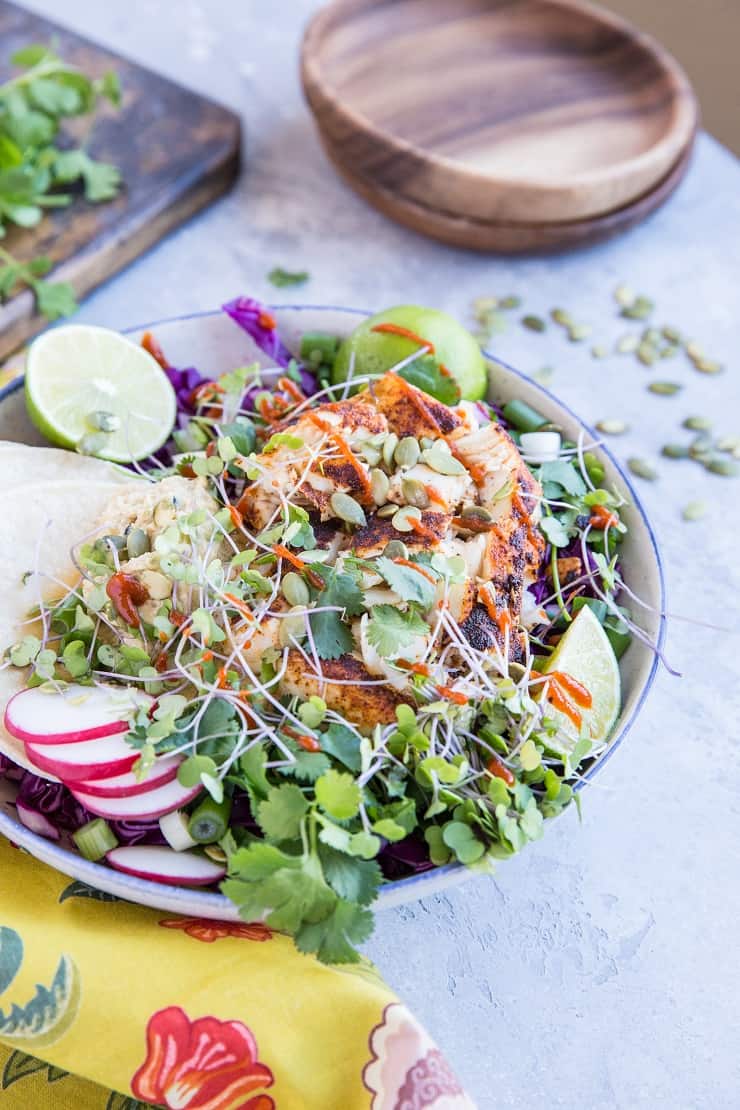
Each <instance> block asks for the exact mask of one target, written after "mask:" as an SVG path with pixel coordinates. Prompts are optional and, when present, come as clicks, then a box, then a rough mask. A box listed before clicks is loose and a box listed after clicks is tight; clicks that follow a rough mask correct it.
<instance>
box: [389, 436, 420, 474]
mask: <svg viewBox="0 0 740 1110" xmlns="http://www.w3.org/2000/svg"><path fill="white" fill-rule="evenodd" d="M420 454H421V448H420V447H419V444H418V442H417V440H415V439H414V437H413V436H404V437H403V439H402V440H401V441H400V442H399V444H398V446H397V447H396V449H395V451H394V452H393V461H394V462H395V464H396V466H407V467H408V466H416V464H417V463H418V461H419V455H420Z"/></svg>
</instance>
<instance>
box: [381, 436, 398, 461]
mask: <svg viewBox="0 0 740 1110" xmlns="http://www.w3.org/2000/svg"><path fill="white" fill-rule="evenodd" d="M397 446H398V436H397V435H396V433H395V432H390V433H389V435H388V437H387V439H386V441H385V443H384V444H383V450H382V455H383V462H384V463H385V465H386V466H387V467H388V469H389V470H390V468H391V467H392V466H393V453H394V451H395V450H396V447H397Z"/></svg>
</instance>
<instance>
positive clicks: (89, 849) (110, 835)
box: [72, 817, 118, 862]
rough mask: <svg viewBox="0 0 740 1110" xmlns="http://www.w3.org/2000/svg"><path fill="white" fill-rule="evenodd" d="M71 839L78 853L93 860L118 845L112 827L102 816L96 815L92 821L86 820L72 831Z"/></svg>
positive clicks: (100, 857) (101, 856)
mask: <svg viewBox="0 0 740 1110" xmlns="http://www.w3.org/2000/svg"><path fill="white" fill-rule="evenodd" d="M72 839H73V840H74V842H75V844H76V846H77V850H78V852H79V853H80V855H81V856H82V857H83V858H84V859H89V860H92V861H93V862H94V861H95V860H98V859H102V858H103V856H105V855H107V854H108V852H110V851H112V850H113V848H117V847H118V840H117V839H116V835H115V833H114V832H113V829H112V828H111V827H110V825H109V824H108V822H107V821H104V820H103V818H102V817H96V818H95V820H94V821H88V822H87V824H86V825H83V826H82V828H81V829H78V830H77V832H75V833H72Z"/></svg>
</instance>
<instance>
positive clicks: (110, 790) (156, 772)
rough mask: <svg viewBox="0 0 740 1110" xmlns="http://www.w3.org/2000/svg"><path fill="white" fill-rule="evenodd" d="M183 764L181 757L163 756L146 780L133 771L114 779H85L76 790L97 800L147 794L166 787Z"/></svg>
mask: <svg viewBox="0 0 740 1110" xmlns="http://www.w3.org/2000/svg"><path fill="white" fill-rule="evenodd" d="M181 763H182V757H181V756H179V755H172V756H162V757H161V758H160V759H157V760H155V762H154V766H153V767H150V768H149V770H148V771H147V773H146V775H145V776H144V778H142V779H139V778H137V777H136V775H135V774H134V773H133V771H127V772H126V773H125V774H123V775H114V776H113V777H112V778H102V779H100V778H99V779H85V780H84V782H83V781H79V782H78V783H77V784H76V785H75V789H76V790H83V791H84V792H85V793H86V794H92V795H93V797H96V798H129V797H134V796H135V795H136V794H146V793H147V792H148V791H150V790H153V789H154V788H155V787H157V786H164V785H165V783H168V782H172V780H173V779H174V778H175V776H176V775H177V768H178V767H179V766H180V764H181Z"/></svg>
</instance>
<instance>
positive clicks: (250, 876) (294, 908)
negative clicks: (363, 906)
mask: <svg viewBox="0 0 740 1110" xmlns="http://www.w3.org/2000/svg"><path fill="white" fill-rule="evenodd" d="M229 874H230V875H231V876H232V877H231V878H229V879H227V880H226V881H225V882H224V883H223V884H222V890H223V892H224V894H225V895H226V896H227V897H228V898H231V900H232V901H233V902H234V904H235V905H236V906H237V907H238V909H239V913H240V915H241V917H242V918H243V919H244V920H245V921H263V920H264V921H266V922H267V924H268V925H271V926H272V927H273V928H275V929H282V930H284V931H285V932H288V933H293V934H296V933H297V932H298V930H299V929H300V927H301V925H302V924H303V923H304V922H315V921H321V919H322V918H324V917H326V916H327V915H328V914H330V913H331V912H332V910H333V908H334V906H335V904H336V901H337V896H336V895H335V894H334V892H333V890H332V889H331V888H330V887H329V886H328V885H327V884H326V882H325V881H324V876H323V873H322V871H321V866H320V864H319V861H318V859H317V858H315V857H313V856H291V855H288V853H287V852H283V851H281V850H280V849H279V848H276V847H275V846H274V845H272V844H260V843H253V844H250V845H248V846H247V847H244V848H239V849H237V851H236V852H234V853H233V854H232V855H231V856H230V857H229ZM312 950H315V949H312Z"/></svg>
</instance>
